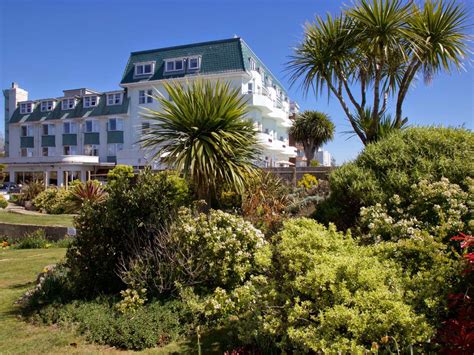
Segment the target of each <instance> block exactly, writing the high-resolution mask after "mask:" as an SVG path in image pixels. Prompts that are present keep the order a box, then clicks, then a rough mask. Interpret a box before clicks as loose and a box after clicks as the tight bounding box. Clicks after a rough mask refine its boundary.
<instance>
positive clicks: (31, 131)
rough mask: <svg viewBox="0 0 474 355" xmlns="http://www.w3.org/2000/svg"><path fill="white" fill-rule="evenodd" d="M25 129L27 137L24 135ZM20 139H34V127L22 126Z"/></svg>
mask: <svg viewBox="0 0 474 355" xmlns="http://www.w3.org/2000/svg"><path fill="white" fill-rule="evenodd" d="M23 128H26V135H24V134H23ZM20 137H34V127H33V125H30V124H25V125H21V126H20Z"/></svg>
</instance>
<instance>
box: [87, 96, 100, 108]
mask: <svg viewBox="0 0 474 355" xmlns="http://www.w3.org/2000/svg"><path fill="white" fill-rule="evenodd" d="M97 102H98V100H97V96H96V95H94V96H84V107H85V108H87V107H95V106H97Z"/></svg>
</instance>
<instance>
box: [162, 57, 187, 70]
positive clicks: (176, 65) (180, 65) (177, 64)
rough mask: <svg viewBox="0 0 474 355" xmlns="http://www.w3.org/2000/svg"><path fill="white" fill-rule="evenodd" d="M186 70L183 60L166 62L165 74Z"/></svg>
mask: <svg viewBox="0 0 474 355" xmlns="http://www.w3.org/2000/svg"><path fill="white" fill-rule="evenodd" d="M182 70H184V60H183V59H167V60H165V72H167V73H170V72H177V71H182Z"/></svg>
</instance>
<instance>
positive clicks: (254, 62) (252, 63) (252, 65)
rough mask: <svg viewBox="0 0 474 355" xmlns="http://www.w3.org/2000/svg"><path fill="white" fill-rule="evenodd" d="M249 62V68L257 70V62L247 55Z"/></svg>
mask: <svg viewBox="0 0 474 355" xmlns="http://www.w3.org/2000/svg"><path fill="white" fill-rule="evenodd" d="M249 63H250V70H257V62H256V61H255V60H254V59H253V58H252V57H249Z"/></svg>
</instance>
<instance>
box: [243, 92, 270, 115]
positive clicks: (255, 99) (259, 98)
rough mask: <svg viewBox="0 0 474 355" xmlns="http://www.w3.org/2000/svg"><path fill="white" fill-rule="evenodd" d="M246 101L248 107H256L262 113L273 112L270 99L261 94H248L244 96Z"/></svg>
mask: <svg viewBox="0 0 474 355" xmlns="http://www.w3.org/2000/svg"><path fill="white" fill-rule="evenodd" d="M244 97H245V98H246V99H247V104H248V105H249V106H257V107H258V108H259V109H260V110H262V112H263V113H269V112H272V111H273V101H272V99H271V98H270V97H269V96H267V95H263V94H258V93H255V92H252V91H250V92H248V93H246V94H245V95H244Z"/></svg>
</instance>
